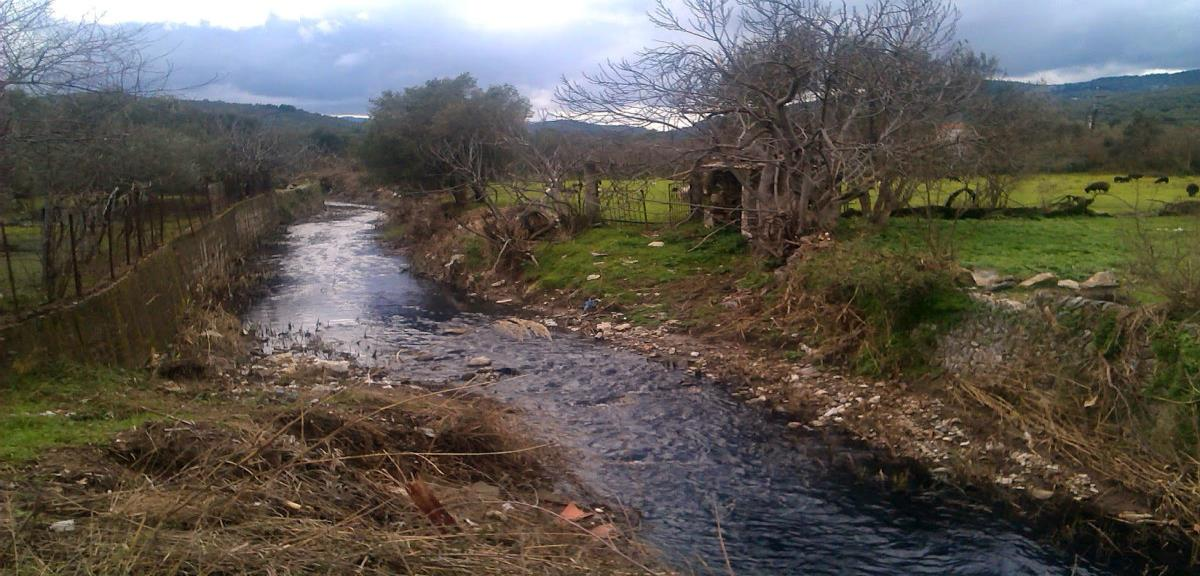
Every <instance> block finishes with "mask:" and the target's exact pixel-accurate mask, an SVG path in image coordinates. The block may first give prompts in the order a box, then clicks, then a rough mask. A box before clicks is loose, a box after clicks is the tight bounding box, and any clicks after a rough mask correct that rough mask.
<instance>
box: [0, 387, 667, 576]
mask: <svg viewBox="0 0 1200 576" xmlns="http://www.w3.org/2000/svg"><path fill="white" fill-rule="evenodd" d="M304 373H305V372H304V371H302V370H297V371H295V372H293V373H292V374H294V375H296V376H294V377H295V378H297V379H298V380H299V381H297V382H295V383H294V385H293V386H290V387H289V390H288V394H287V395H285V396H280V394H279V392H278V389H277V388H276V387H274V386H268V385H267V384H266V382H265V381H264V383H263V385H262V386H261V387H255V386H254V385H253V383H251V384H250V385H249V386H242V387H235V388H232V389H230V388H229V387H228V386H219V385H215V384H214V382H213V381H211V380H196V381H165V382H163V383H162V385H161V386H159V387H158V388H160V389H162V390H164V393H165V394H169V395H171V396H174V397H176V398H178V400H177V406H178V408H177V409H178V412H175V413H169V412H168V410H171V408H169V407H167V406H169V403H166V402H164V403H163V405H159V406H157V407H156V412H157V413H158V416H159V418H157V419H156V420H154V421H152V422H148V423H146V424H144V425H141V426H139V427H137V428H136V429H133V430H130V431H127V432H124V433H122V434H120V435H119V436H118V437H117V438H116V439H114V440H113V441H112V442H111V443H110V444H108V445H106V446H100V447H86V448H85V447H80V448H68V449H63V450H59V451H55V452H51V453H48V454H45V455H43V456H42V457H41V458H39V459H38V461H37V462H36V463H34V464H30V465H26V466H21V467H9V468H8V469H4V468H0V479H2V480H3V482H0V534H5V535H6V537H7V538H5V540H10V541H11V544H6V545H5V546H3V547H2V549H0V566H4V567H7V568H8V569H11V570H12V571H13V573H16V574H26V573H29V574H60V573H61V574H66V573H70V574H81V573H82V574H118V573H136V574H213V573H218V574H220V573H226V574H233V573H237V574H243V573H245V574H292V573H314V572H316V573H338V574H341V573H360V574H393V573H406V574H471V575H478V574H577V573H581V572H588V573H598V574H630V573H645V572H648V571H649V569H648V568H646V567H645V566H644V565H643V563H642V560H641V559H643V558H646V557H647V555H646V554H645V553H644V551H642V550H640V548H639V547H638V546H636V545H634V544H633V543H632V542H630V541H629V540H628V539H627V538H626V535H627V534H628V530H627V529H622V530H618V529H616V527H615V525H614V521H613V520H612V519H611V513H609V514H597V513H589V514H588V515H587V516H586V518H584V517H576V516H575V515H573V514H574V511H575V510H578V507H576V506H575V505H574V504H573V503H572V502H571V500H570V499H569V498H567V497H565V496H561V495H558V494H555V493H553V492H552V491H551V490H550V487H551V485H552V482H554V481H556V480H562V479H564V478H565V476H564V474H565V473H564V467H563V466H562V465H561V460H560V458H559V456H558V454H557V453H556V451H555V450H554V449H553V448H552V447H550V446H548V445H546V444H543V443H539V442H536V441H533V440H529V439H526V438H524V437H523V436H522V435H521V434H520V433H519V432H517V431H516V428H515V425H514V423H513V415H512V414H510V413H509V411H508V410H506V409H504V408H503V407H502V406H500V405H498V404H496V403H494V402H491V401H488V400H486V399H483V398H479V397H475V396H473V395H471V394H470V393H469V391H467V390H465V389H459V390H449V391H444V392H430V391H426V390H421V389H417V388H415V387H407V386H406V387H400V388H395V389H380V388H371V387H368V386H367V385H365V383H364V382H363V381H362V380H361V378H359V377H355V376H350V377H343V378H341V379H340V380H332V381H331V380H330V379H329V378H328V377H327V375H325V374H322V375H320V377H319V379H318V378H309V379H307V380H305V379H304V377H303V376H302V375H303V374H304ZM468 387H469V385H468ZM201 397H205V398H207V401H205V402H203V403H197V402H196V399H197V398H201ZM564 511H566V512H564ZM627 551H632V552H627ZM635 555H636V556H635Z"/></svg>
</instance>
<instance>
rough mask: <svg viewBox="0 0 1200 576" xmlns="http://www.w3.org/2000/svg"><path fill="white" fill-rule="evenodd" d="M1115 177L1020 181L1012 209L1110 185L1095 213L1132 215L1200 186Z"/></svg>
mask: <svg viewBox="0 0 1200 576" xmlns="http://www.w3.org/2000/svg"><path fill="white" fill-rule="evenodd" d="M1113 176H1114V175H1113V174H1086V173H1071V174H1037V175H1033V176H1030V177H1028V178H1025V179H1023V180H1021V181H1019V182H1018V183H1017V185H1016V187H1015V188H1014V189H1013V191H1012V193H1011V195H1010V196H1009V207H1012V208H1018V207H1032V208H1040V207H1044V206H1047V205H1048V204H1050V203H1051V202H1053V201H1055V200H1056V199H1059V198H1062V197H1063V196H1065V195H1067V194H1074V195H1082V194H1083V189H1084V188H1085V187H1087V185H1088V184H1091V183H1092V182H1108V185H1109V193H1107V194H1100V195H1098V196H1096V203H1095V204H1092V210H1094V211H1096V212H1100V213H1104V214H1129V213H1132V212H1147V211H1154V210H1157V209H1159V208H1161V207H1162V206H1163V204H1165V203H1168V202H1177V201H1179V200H1186V199H1187V185H1188V184H1189V183H1191V182H1197V183H1200V177H1198V176H1182V175H1171V182H1170V183H1169V184H1154V177H1152V176H1147V177H1145V178H1142V179H1141V180H1138V181H1136V182H1130V183H1128V184H1117V183H1114V182H1113ZM961 186H962V185H961V184H959V183H957V182H947V183H946V184H945V185H944V186H942V187H941V190H935V191H934V192H933V193H932V194H931V195H930V196H928V197H927V196H926V195H925V193H924V192H921V193H918V195H917V197H915V198H913V202H912V203H913V205H924V204H927V203H933V204H941V203H942V202H943V201H944V199H945V195H947V194H949V193H950V192H953V191H954V190H956V189H958V188H960V187H961Z"/></svg>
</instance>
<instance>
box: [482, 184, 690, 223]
mask: <svg viewBox="0 0 1200 576" xmlns="http://www.w3.org/2000/svg"><path fill="white" fill-rule="evenodd" d="M578 184H579V183H578V182H575V181H571V182H568V183H567V186H568V187H575V186H577V185H578ZM679 185H680V183H679V182H676V181H674V180H669V179H666V178H649V179H644V180H601V182H600V211H601V214H602V215H603V217H604V218H605V219H608V220H618V221H633V222H646V223H651V224H654V223H668V222H678V221H680V220H682V219H683V218H685V217H686V216H687V213H688V207H687V205H686V202H684V201H681V200H679V198H678V197H676V196H675V195H673V194H672V193H671V187H673V186H679ZM518 190H519V192H518ZM491 194H492V201H493V202H495V203H496V205H498V206H513V205H515V204H517V199H518V198H519V197H520V196H522V195H523V196H524V197H525V198H528V199H529V200H532V201H538V200H541V199H542V198H543V197H544V195H545V187H544V185H542V184H539V183H517V184H496V185H493V186H492V187H491ZM572 200H573V201H574V202H575V203H576V205H577V206H579V208H580V209H581V210H582V208H583V198H582V196H579V195H575V196H574V197H573V198H572Z"/></svg>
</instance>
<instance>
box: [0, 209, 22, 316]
mask: <svg viewBox="0 0 1200 576" xmlns="http://www.w3.org/2000/svg"><path fill="white" fill-rule="evenodd" d="M0 248H4V265H5V267H7V268H8V290H9V292H10V293H11V294H12V306H13V312H19V311H20V310H21V305H20V302H19V301H18V300H17V277H16V276H15V275H14V274H13V267H12V255H11V254H9V248H8V231H6V230H5V229H4V221H3V220H0Z"/></svg>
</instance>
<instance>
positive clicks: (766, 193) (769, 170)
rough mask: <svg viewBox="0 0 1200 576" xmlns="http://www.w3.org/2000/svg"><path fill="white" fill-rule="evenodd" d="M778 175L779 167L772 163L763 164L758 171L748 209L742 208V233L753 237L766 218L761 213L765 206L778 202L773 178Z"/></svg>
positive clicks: (772, 205) (774, 204)
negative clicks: (756, 184)
mask: <svg viewBox="0 0 1200 576" xmlns="http://www.w3.org/2000/svg"><path fill="white" fill-rule="evenodd" d="M778 175H779V167H778V166H776V165H774V164H767V165H765V166H763V168H762V171H761V172H759V177H758V188H757V189H756V190H754V191H753V192H752V196H751V198H752V199H751V202H750V204H749V205H748V208H749V209H743V210H742V235H743V236H745V237H746V238H754V237H755V236H756V235H758V234H759V231H760V228H762V226H763V223H764V222H766V221H767V218H766V217H765V215H764V214H763V213H764V211H765V209H766V208H767V207H774V206H776V205H777V204H778V202H777V201H776V194H775V180H776V178H777V176H778Z"/></svg>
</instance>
